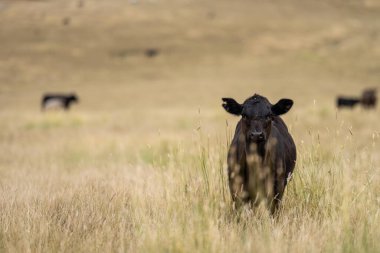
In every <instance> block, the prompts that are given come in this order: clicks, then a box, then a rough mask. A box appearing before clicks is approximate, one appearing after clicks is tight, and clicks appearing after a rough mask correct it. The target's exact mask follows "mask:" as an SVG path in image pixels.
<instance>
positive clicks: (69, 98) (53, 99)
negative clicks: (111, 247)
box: [41, 93, 79, 111]
mask: <svg viewBox="0 0 380 253" xmlns="http://www.w3.org/2000/svg"><path fill="white" fill-rule="evenodd" d="M78 102H79V99H78V97H77V95H76V94H74V93H71V94H44V95H43V96H42V101H41V109H42V110H45V109H52V108H55V109H64V110H66V111H67V110H69V109H70V105H71V104H72V103H78Z"/></svg>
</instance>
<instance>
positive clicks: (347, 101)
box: [336, 97, 360, 108]
mask: <svg viewBox="0 0 380 253" xmlns="http://www.w3.org/2000/svg"><path fill="white" fill-rule="evenodd" d="M359 103H360V99H359V98H351V97H338V98H337V99H336V106H337V107H338V108H342V107H349V108H353V107H354V106H355V105H357V104H359Z"/></svg>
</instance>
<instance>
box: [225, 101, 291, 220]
mask: <svg viewBox="0 0 380 253" xmlns="http://www.w3.org/2000/svg"><path fill="white" fill-rule="evenodd" d="M222 100H223V101H224V103H223V107H224V109H225V110H226V111H227V112H229V113H231V114H234V115H237V116H241V119H240V120H239V122H238V124H237V126H236V130H235V135H234V137H233V140H232V143H231V146H230V148H229V152H228V160H227V163H228V178H229V187H230V192H231V195H232V199H233V201H234V202H235V203H236V204H238V205H240V204H242V203H247V202H248V203H252V204H254V205H257V204H259V203H260V202H261V201H263V200H264V201H266V202H267V204H268V207H269V208H270V210H271V212H272V213H274V212H275V211H276V210H277V208H278V207H279V204H280V202H281V199H282V196H283V194H284V190H285V187H286V184H287V182H288V180H289V179H290V176H291V174H292V172H293V169H294V166H295V163H296V146H295V144H294V141H293V139H292V137H291V135H290V134H289V132H288V128H287V126H286V125H285V123H284V121H283V120H282V119H281V118H280V117H279V115H282V114H284V113H286V112H288V111H289V110H290V108H291V107H292V106H293V101H292V100H290V99H281V100H280V101H278V102H277V103H276V104H275V105H272V104H271V103H270V102H269V101H268V99H267V98H265V97H262V96H260V95H257V94H255V95H254V96H252V97H250V98H248V99H247V100H245V102H244V103H243V104H239V103H238V102H236V101H235V100H234V99H232V98H222Z"/></svg>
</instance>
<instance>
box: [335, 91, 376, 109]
mask: <svg viewBox="0 0 380 253" xmlns="http://www.w3.org/2000/svg"><path fill="white" fill-rule="evenodd" d="M376 102H377V97H376V89H366V90H364V91H363V93H362V96H361V98H360V97H343V96H339V97H338V98H337V100H336V105H337V107H338V108H342V107H348V108H353V107H354V106H355V105H357V104H361V105H362V106H363V107H364V108H366V109H370V108H374V107H376Z"/></svg>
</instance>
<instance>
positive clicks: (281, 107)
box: [272, 98, 293, 115]
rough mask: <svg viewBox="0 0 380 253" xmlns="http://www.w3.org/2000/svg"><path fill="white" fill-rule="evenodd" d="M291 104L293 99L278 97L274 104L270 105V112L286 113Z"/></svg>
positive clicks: (276, 113)
mask: <svg viewBox="0 0 380 253" xmlns="http://www.w3.org/2000/svg"><path fill="white" fill-rule="evenodd" d="M292 106H293V100H291V99H287V98H283V99H280V101H278V102H277V103H276V104H275V105H273V106H272V113H273V114H274V115H281V114H284V113H287V112H288V111H289V110H290V108H292Z"/></svg>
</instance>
